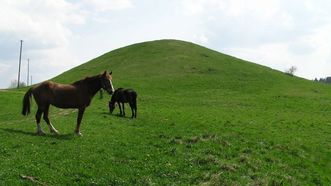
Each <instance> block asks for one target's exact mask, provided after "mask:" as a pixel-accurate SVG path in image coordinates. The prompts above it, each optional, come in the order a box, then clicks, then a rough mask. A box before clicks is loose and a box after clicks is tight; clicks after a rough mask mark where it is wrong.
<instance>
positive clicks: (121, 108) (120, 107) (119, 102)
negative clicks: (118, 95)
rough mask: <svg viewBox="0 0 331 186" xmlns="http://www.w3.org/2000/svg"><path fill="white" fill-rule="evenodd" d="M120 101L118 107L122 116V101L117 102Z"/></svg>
mask: <svg viewBox="0 0 331 186" xmlns="http://www.w3.org/2000/svg"><path fill="white" fill-rule="evenodd" d="M117 103H118V107H119V108H120V116H122V108H121V103H120V102H117Z"/></svg>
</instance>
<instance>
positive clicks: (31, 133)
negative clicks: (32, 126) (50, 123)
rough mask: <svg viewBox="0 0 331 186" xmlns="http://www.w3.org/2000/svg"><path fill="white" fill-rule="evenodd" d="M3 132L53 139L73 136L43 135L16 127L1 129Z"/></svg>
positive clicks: (67, 138) (71, 137) (69, 138)
mask: <svg viewBox="0 0 331 186" xmlns="http://www.w3.org/2000/svg"><path fill="white" fill-rule="evenodd" d="M1 130H3V131H5V132H9V133H16V134H23V135H29V136H38V137H44V138H53V139H59V140H71V139H73V138H74V137H75V134H45V135H37V134H36V133H34V132H26V131H23V130H18V129H8V128H7V129H1Z"/></svg>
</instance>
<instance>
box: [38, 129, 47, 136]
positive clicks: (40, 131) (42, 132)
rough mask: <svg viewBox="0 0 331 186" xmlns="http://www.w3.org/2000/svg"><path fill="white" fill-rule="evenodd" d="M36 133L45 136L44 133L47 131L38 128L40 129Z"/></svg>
mask: <svg viewBox="0 0 331 186" xmlns="http://www.w3.org/2000/svg"><path fill="white" fill-rule="evenodd" d="M36 134H37V135H38V136H44V135H46V133H45V132H44V131H42V130H38V131H37V132H36Z"/></svg>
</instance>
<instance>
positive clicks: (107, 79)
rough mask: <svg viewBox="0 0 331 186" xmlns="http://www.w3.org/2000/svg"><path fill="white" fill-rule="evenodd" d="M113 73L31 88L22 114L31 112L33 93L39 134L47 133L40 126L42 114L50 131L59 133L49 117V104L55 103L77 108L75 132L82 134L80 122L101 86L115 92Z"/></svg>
mask: <svg viewBox="0 0 331 186" xmlns="http://www.w3.org/2000/svg"><path fill="white" fill-rule="evenodd" d="M111 74H112V72H110V73H109V74H108V72H107V71H105V72H104V73H103V74H99V75H96V76H93V77H86V78H85V79H82V80H79V81H76V82H74V83H72V84H58V83H54V82H51V81H46V82H43V83H41V84H39V85H37V86H35V87H32V88H30V89H29V90H28V91H27V92H26V94H25V95H24V98H23V109H22V114H23V115H24V116H26V115H28V114H29V113H30V98H31V95H33V97H34V99H35V101H36V103H37V106H38V110H37V113H36V122H37V134H38V135H44V134H45V132H44V131H43V130H42V129H41V127H40V119H41V115H42V114H43V119H44V120H45V121H46V123H47V125H48V127H49V129H50V132H51V133H55V134H57V133H58V131H57V130H56V129H55V128H54V127H53V125H52V124H51V122H50V120H49V118H48V111H49V106H50V105H53V106H55V107H58V108H77V109H78V117H77V125H76V129H75V133H76V134H77V135H81V132H80V123H81V121H82V118H83V114H84V111H85V108H86V107H88V106H89V105H90V103H91V100H92V98H93V96H94V95H95V94H96V93H97V92H98V91H99V90H100V89H101V88H103V89H105V90H106V91H107V92H108V93H109V94H112V93H113V92H114V87H113V84H112V81H111V80H112V76H111Z"/></svg>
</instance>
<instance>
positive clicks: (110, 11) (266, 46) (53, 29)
mask: <svg viewBox="0 0 331 186" xmlns="http://www.w3.org/2000/svg"><path fill="white" fill-rule="evenodd" d="M0 7H1V11H0V88H7V87H8V86H9V85H10V83H11V81H14V80H16V79H17V76H18V61H19V48H20V40H23V53H22V67H21V81H24V82H26V81H27V59H28V58H29V59H30V74H31V75H32V76H33V83H38V82H41V81H45V80H47V79H50V78H52V77H54V76H56V75H58V74H60V73H62V72H63V71H66V70H69V69H71V68H72V67H75V66H77V65H80V64H82V63H85V62H87V61H89V60H91V59H93V58H96V57H98V56H100V55H102V54H104V53H106V52H109V51H111V50H114V49H116V48H119V47H124V46H127V45H131V44H134V43H139V42H144V41H150V40H159V39H179V40H185V41H190V42H193V43H196V44H199V45H202V46H205V47H208V48H211V49H214V50H217V51H219V52H222V53H226V54H229V55H232V56H235V57H238V58H241V59H244V60H248V61H251V62H254V63H258V64H261V65H264V66H268V67H271V68H274V69H277V70H280V71H286V70H287V69H289V68H290V67H291V66H295V67H297V71H296V72H295V74H296V75H297V76H300V77H303V78H306V79H314V78H315V77H317V78H321V77H327V76H331V11H330V10H331V1H328V0H291V1H288V0H250V1H248V0H80V1H79V0H0Z"/></svg>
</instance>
